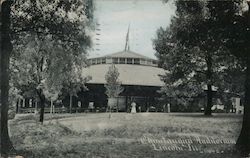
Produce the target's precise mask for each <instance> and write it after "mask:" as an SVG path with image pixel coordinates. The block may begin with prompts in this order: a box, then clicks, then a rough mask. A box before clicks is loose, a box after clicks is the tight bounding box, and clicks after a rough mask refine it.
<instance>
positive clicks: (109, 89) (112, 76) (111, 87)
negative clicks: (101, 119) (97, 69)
mask: <svg viewBox="0 0 250 158" xmlns="http://www.w3.org/2000/svg"><path fill="white" fill-rule="evenodd" d="M119 75H120V73H119V72H118V69H117V68H116V67H115V65H111V66H110V67H109V70H108V72H107V73H106V75H105V80H106V82H107V83H106V84H105V88H106V95H107V96H108V98H109V99H110V100H111V99H114V98H116V97H118V96H119V94H120V93H121V92H122V91H123V90H124V88H123V87H121V82H119V81H118V78H119ZM108 104H109V105H108V106H109V110H110V113H111V108H112V107H111V103H110V102H109V103H108ZM117 110H118V107H117ZM110 117H111V114H110V115H109V118H110Z"/></svg>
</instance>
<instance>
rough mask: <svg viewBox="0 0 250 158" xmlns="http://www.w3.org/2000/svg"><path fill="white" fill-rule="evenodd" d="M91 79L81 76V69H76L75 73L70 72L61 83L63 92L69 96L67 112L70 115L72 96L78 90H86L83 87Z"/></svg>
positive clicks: (75, 94)
mask: <svg viewBox="0 0 250 158" xmlns="http://www.w3.org/2000/svg"><path fill="white" fill-rule="evenodd" d="M90 79H91V77H90V76H83V75H82V67H78V69H76V70H75V71H71V73H70V74H69V75H68V76H67V79H66V80H65V81H64V82H63V92H62V93H66V94H69V97H70V98H69V100H70V102H69V111H70V113H72V98H73V96H77V92H79V91H80V90H82V89H84V90H88V88H87V87H86V86H85V83H86V82H87V81H89V80H90Z"/></svg>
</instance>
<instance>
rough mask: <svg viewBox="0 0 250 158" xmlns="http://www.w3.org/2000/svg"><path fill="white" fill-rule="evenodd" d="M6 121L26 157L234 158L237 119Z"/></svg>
mask: <svg viewBox="0 0 250 158" xmlns="http://www.w3.org/2000/svg"><path fill="white" fill-rule="evenodd" d="M45 118H46V121H45V123H44V125H40V124H39V123H37V118H36V117H34V116H31V115H26V116H23V115H18V116H17V117H16V118H15V119H14V120H12V121H10V133H11V139H12V141H13V143H14V145H15V148H16V149H17V150H18V151H19V152H20V154H21V155H23V156H24V157H25V158H26V157H27V158H49V157H51V158H52V157H53V158H59V157H60V158H62V157H65V158H83V157H91V158H92V157H99V158H102V157H107V158H109V157H110V158H127V157H128V158H133V157H135V158H140V157H141V158H144V157H148V158H151V157H155V158H158V157H164V158H166V157H169V158H172V157H173V158H175V157H177V158H194V157H201V158H208V157H214V158H224V157H227V158H237V157H238V156H237V153H236V152H235V150H234V144H235V141H236V140H237V137H238V134H239V131H240V127H241V118H242V115H235V114H214V115H213V116H212V117H205V116H203V115H202V114H190V113H171V114H168V113H137V114H128V113H113V114H112V117H111V118H110V119H109V117H108V113H87V114H86V113H83V114H62V115H54V116H53V117H51V116H50V115H46V116H45Z"/></svg>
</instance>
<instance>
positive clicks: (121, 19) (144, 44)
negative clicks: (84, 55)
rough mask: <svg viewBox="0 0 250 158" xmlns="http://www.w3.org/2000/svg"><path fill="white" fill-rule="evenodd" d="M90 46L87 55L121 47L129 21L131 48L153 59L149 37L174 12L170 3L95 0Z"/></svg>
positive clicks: (110, 51)
mask: <svg viewBox="0 0 250 158" xmlns="http://www.w3.org/2000/svg"><path fill="white" fill-rule="evenodd" d="M94 2H95V11H94V21H96V23H98V24H99V25H96V30H95V33H94V36H93V49H92V50H91V51H90V53H89V57H98V56H103V55H106V54H111V53H116V52H119V51H123V50H124V48H125V41H126V34H127V30H128V26H129V25H130V34H129V38H130V42H129V45H130V50H131V51H134V52H136V53H139V54H142V55H145V56H148V57H151V58H154V59H155V56H154V54H155V51H154V49H153V45H152V39H154V38H155V37H156V31H157V29H158V28H160V27H163V28H166V27H167V26H168V25H169V24H170V20H171V17H172V16H173V15H174V13H175V6H174V4H173V3H171V2H170V3H163V2H162V0H95V1H94Z"/></svg>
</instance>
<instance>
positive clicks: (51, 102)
mask: <svg viewBox="0 0 250 158" xmlns="http://www.w3.org/2000/svg"><path fill="white" fill-rule="evenodd" d="M52 113H53V101H52V100H50V114H52Z"/></svg>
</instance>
